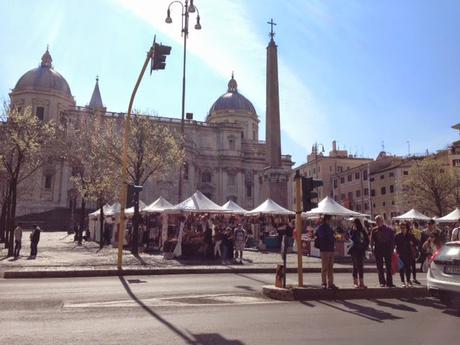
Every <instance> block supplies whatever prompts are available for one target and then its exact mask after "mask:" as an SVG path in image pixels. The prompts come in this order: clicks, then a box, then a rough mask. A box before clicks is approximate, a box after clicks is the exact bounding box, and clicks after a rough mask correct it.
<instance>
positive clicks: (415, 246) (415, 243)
mask: <svg viewBox="0 0 460 345" xmlns="http://www.w3.org/2000/svg"><path fill="white" fill-rule="evenodd" d="M407 231H408V233H409V234H411V235H412V236H413V237H411V241H410V245H411V254H412V255H411V258H410V259H411V261H410V270H411V273H412V283H413V284H417V285H420V282H419V281H418V280H417V268H416V263H417V260H418V259H419V257H420V249H421V244H420V236H419V237H417V235H416V234H415V233H414V229H413V228H411V227H410V224H409V223H407ZM419 235H421V232H420V234H419Z"/></svg>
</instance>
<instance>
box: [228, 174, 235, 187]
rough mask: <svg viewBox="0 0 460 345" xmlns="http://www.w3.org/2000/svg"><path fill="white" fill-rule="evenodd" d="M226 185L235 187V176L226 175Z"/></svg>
mask: <svg viewBox="0 0 460 345" xmlns="http://www.w3.org/2000/svg"><path fill="white" fill-rule="evenodd" d="M228 184H229V185H230V186H234V185H235V175H228Z"/></svg>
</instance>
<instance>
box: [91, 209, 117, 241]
mask: <svg viewBox="0 0 460 345" xmlns="http://www.w3.org/2000/svg"><path fill="white" fill-rule="evenodd" d="M111 207H112V206H111V205H109V204H105V205H104V206H102V212H103V215H104V216H105V214H106V213H107V212H108V211H109V210H110V209H111ZM100 216H101V209H98V210H96V211H94V212H91V213H90V214H88V230H89V233H90V239H91V240H92V241H96V242H99V241H100V239H101V230H100V229H101V222H100ZM104 223H105V219H104ZM103 226H104V225H103Z"/></svg>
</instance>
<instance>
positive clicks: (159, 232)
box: [141, 196, 173, 252]
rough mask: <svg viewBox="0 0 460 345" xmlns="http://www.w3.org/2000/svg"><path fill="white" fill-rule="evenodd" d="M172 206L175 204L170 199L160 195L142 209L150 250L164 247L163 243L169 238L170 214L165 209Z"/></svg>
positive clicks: (148, 249)
mask: <svg viewBox="0 0 460 345" xmlns="http://www.w3.org/2000/svg"><path fill="white" fill-rule="evenodd" d="M172 207H173V205H172V204H171V203H170V202H169V201H168V200H166V199H165V198H163V197H162V196H160V197H159V198H158V199H156V200H155V201H154V202H152V203H151V204H150V205H148V206H146V207H145V208H144V209H143V210H142V211H141V214H142V215H143V216H144V220H145V224H146V228H147V232H148V234H149V235H148V243H147V251H148V252H153V251H154V250H156V249H159V248H161V247H163V244H164V243H165V242H166V240H167V239H168V215H167V214H166V213H164V211H165V210H166V209H170V208H172Z"/></svg>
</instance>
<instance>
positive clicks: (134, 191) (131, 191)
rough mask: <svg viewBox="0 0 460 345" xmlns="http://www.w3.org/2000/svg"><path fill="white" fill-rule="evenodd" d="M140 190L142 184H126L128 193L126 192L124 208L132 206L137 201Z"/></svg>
mask: <svg viewBox="0 0 460 345" xmlns="http://www.w3.org/2000/svg"><path fill="white" fill-rule="evenodd" d="M140 192H142V186H136V185H134V184H128V193H127V194H126V208H129V207H133V206H135V205H136V204H138V203H139V193H140Z"/></svg>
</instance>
